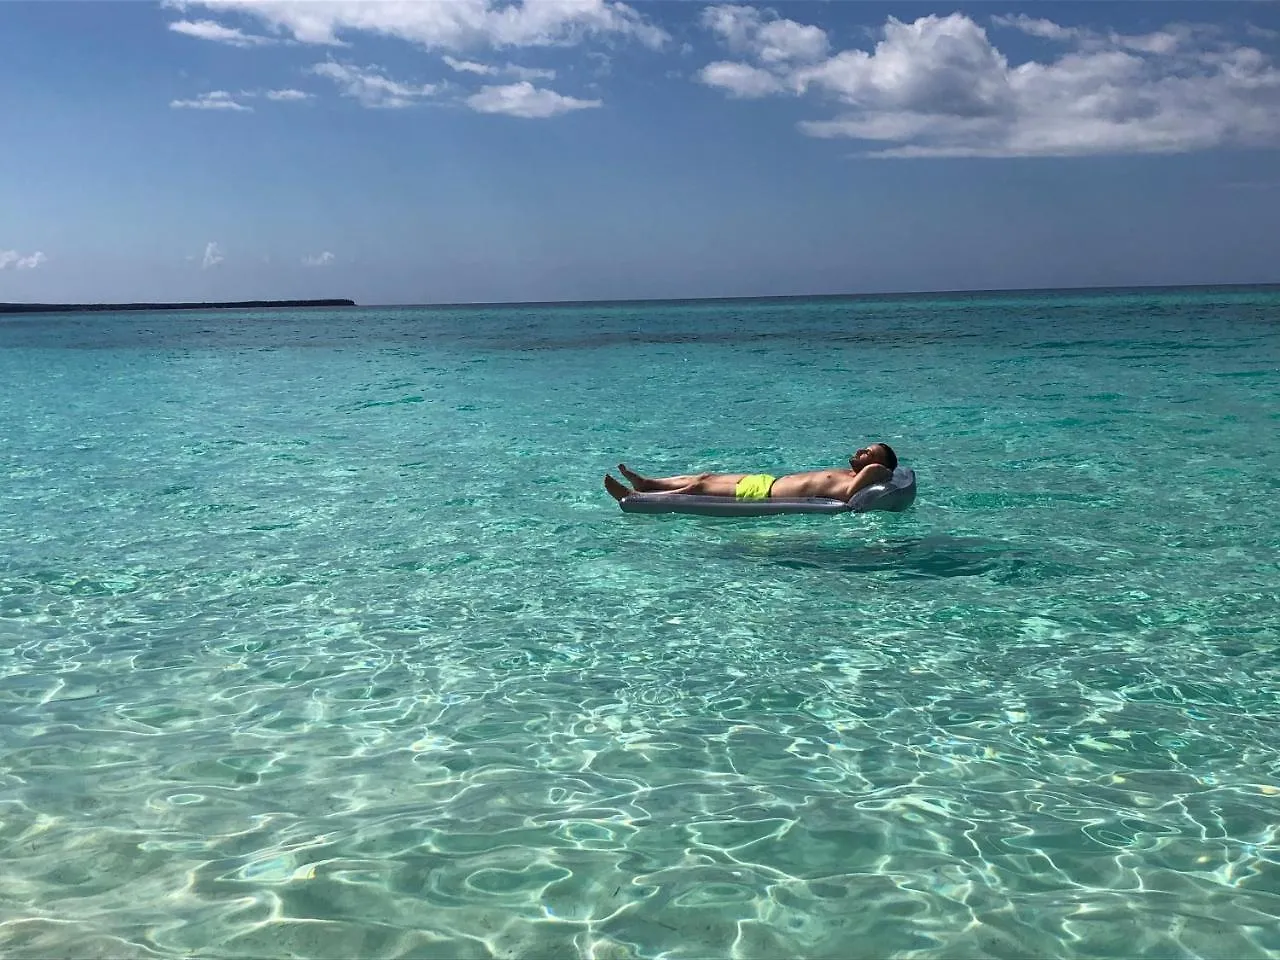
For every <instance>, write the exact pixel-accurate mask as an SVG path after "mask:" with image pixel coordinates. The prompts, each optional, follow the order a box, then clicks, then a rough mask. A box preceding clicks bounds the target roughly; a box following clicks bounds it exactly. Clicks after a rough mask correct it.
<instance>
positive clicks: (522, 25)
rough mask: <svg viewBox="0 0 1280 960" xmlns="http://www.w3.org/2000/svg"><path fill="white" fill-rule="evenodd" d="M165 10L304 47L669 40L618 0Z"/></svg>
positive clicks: (289, 2) (199, 3)
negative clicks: (258, 30) (280, 36)
mask: <svg viewBox="0 0 1280 960" xmlns="http://www.w3.org/2000/svg"><path fill="white" fill-rule="evenodd" d="M167 5H168V6H171V7H178V8H180V9H184V10H185V9H187V8H188V7H202V8H205V9H208V10H213V11H216V12H222V13H240V14H243V15H245V16H247V17H255V18H257V19H258V20H260V21H262V22H263V23H265V24H267V26H268V27H269V28H271V29H272V30H275V31H278V32H281V33H286V34H289V35H291V36H292V37H293V38H294V39H295V40H297V41H299V42H300V43H315V44H338V43H341V42H342V41H341V40H340V38H339V35H340V34H343V33H355V32H363V33H372V34H380V35H382V36H389V37H397V38H399V39H402V40H407V41H410V42H412V43H417V44H420V45H422V46H424V47H427V48H429V49H443V50H464V49H467V48H469V47H474V46H486V45H487V46H492V47H499V48H500V47H537V46H562V45H571V44H575V43H579V42H581V41H582V40H584V39H585V38H586V37H588V36H593V35H594V36H607V35H612V36H622V37H631V38H634V39H636V40H638V41H639V42H641V43H643V44H645V45H646V46H649V47H653V48H658V47H660V46H662V45H663V44H664V43H665V42H666V41H667V40H668V39H670V38H669V36H668V35H667V33H666V31H664V30H662V29H661V28H659V27H657V26H655V25H653V24H651V23H649V22H648V21H647V20H645V19H644V18H643V17H642V16H640V14H638V13H637V12H636V11H635V10H633V9H632V8H631V7H629V6H627V5H626V4H624V3H618V2H616V0H523V2H515V3H508V2H506V0H424V2H413V0H401V2H369V0H329V2H323V3H317V2H314V0H181V2H174V0H170V2H169V3H168V4H167Z"/></svg>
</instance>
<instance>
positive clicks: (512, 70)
mask: <svg viewBox="0 0 1280 960" xmlns="http://www.w3.org/2000/svg"><path fill="white" fill-rule="evenodd" d="M442 59H443V60H444V62H445V64H446V65H447V66H448V67H449V68H450V69H452V70H455V71H457V72H458V73H474V74H477V75H479V76H482V77H499V76H507V77H515V78H516V79H517V80H554V79H555V78H556V72H555V71H554V70H544V69H539V68H537V67H521V66H518V65H516V64H514V63H508V64H507V65H506V66H504V67H497V66H494V65H493V64H489V63H477V62H476V61H474V60H458V59H457V58H455V57H450V56H448V55H446V56H445V57H443V58H442Z"/></svg>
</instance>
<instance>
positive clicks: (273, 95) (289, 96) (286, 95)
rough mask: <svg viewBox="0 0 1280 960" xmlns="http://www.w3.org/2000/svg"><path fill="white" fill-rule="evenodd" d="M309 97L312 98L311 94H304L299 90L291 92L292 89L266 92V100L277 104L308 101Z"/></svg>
mask: <svg viewBox="0 0 1280 960" xmlns="http://www.w3.org/2000/svg"><path fill="white" fill-rule="evenodd" d="M311 96H312V95H311V94H309V93H304V92H303V91H301V90H292V89H287V90H268V91H267V93H266V97H267V99H268V100H275V101H276V102H279V103H283V102H286V101H292V100H310V99H311Z"/></svg>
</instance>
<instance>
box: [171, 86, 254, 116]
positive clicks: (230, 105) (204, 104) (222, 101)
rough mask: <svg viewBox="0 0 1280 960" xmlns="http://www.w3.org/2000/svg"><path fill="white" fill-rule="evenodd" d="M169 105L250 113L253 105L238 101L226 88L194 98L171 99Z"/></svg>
mask: <svg viewBox="0 0 1280 960" xmlns="http://www.w3.org/2000/svg"><path fill="white" fill-rule="evenodd" d="M169 106H171V107H173V108H174V109H175V110H239V111H241V112H244V113H248V112H249V111H251V110H252V109H253V107H246V106H245V105H244V104H243V103H240V102H238V101H237V100H236V99H235V97H233V96H232V95H231V94H230V93H228V92H227V91H226V90H213V91H211V92H209V93H202V94H200V96H199V97H197V98H196V99H194V100H170V101H169Z"/></svg>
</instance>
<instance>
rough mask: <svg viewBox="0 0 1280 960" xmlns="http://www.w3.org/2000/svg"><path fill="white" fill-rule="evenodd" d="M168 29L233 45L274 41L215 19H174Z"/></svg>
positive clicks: (249, 45) (255, 44)
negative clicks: (224, 24) (228, 25)
mask: <svg viewBox="0 0 1280 960" xmlns="http://www.w3.org/2000/svg"><path fill="white" fill-rule="evenodd" d="M169 29H170V30H172V31H173V32H174V33H183V34H186V35H187V36H188V37H196V38H198V39H200V40H212V41H214V42H215V43H229V44H230V45H231V46H233V47H260V46H262V45H263V44H267V43H274V42H275V41H274V40H272V39H271V38H270V37H260V36H257V35H255V34H250V33H245V32H244V31H243V30H240V29H239V28H237V27H227V26H223V25H222V24H220V23H218V22H217V21H215V20H175V21H174V22H173V23H170V24H169Z"/></svg>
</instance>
